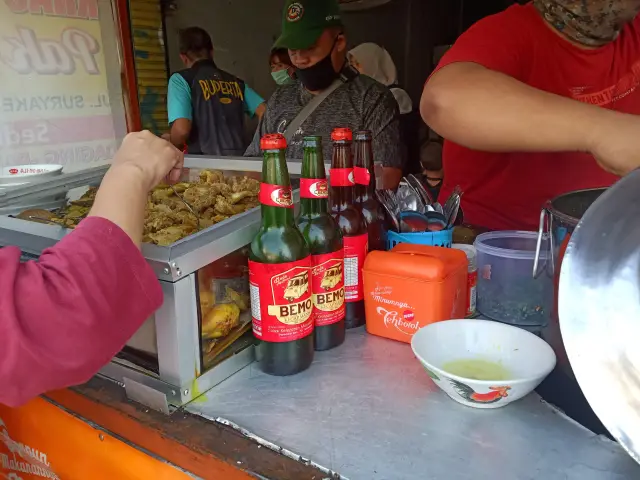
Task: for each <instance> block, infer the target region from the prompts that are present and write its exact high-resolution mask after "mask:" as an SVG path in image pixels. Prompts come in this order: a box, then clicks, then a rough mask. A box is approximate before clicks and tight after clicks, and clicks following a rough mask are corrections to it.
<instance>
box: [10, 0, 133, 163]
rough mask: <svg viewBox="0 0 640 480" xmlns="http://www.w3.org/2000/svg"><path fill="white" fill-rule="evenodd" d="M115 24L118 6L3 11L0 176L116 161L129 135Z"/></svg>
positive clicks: (85, 3)
mask: <svg viewBox="0 0 640 480" xmlns="http://www.w3.org/2000/svg"><path fill="white" fill-rule="evenodd" d="M114 18H115V17H114V12H113V8H112V4H111V0H76V1H73V2H61V1H56V0H44V1H35V0H19V1H18V0H14V1H6V2H1V3H0V31H1V32H2V37H1V38H0V59H1V61H0V74H1V78H2V93H1V94H0V175H2V174H3V173H6V174H9V173H11V174H13V170H14V169H13V168H10V167H14V166H18V165H26V164H28V165H37V164H58V165H62V166H64V169H65V171H67V172H68V171H72V170H78V169H83V168H87V167H90V166H95V165H97V164H100V163H105V162H106V161H108V160H110V159H111V158H112V157H113V154H114V152H115V150H116V148H117V145H119V143H120V140H121V138H122V137H123V136H124V134H125V132H126V118H125V114H124V105H123V103H122V102H123V96H122V86H121V80H120V72H121V62H120V57H119V51H118V48H119V47H118V44H117V38H118V36H117V29H116V24H115V19H114ZM18 171H19V169H18Z"/></svg>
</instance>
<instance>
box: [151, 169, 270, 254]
mask: <svg viewBox="0 0 640 480" xmlns="http://www.w3.org/2000/svg"><path fill="white" fill-rule="evenodd" d="M174 188H175V190H176V191H177V192H178V193H179V194H180V195H181V196H182V198H184V200H185V201H186V202H187V203H189V205H191V207H193V209H194V210H195V211H196V213H197V214H198V217H199V219H200V229H204V228H208V227H210V226H211V225H214V224H216V223H218V222H221V221H223V220H226V219H227V218H229V217H231V216H233V215H237V214H239V213H242V212H245V211H247V210H249V209H251V208H254V207H256V206H257V205H258V192H259V191H260V182H259V181H258V180H255V179H253V178H248V177H229V178H225V176H224V174H223V173H222V172H220V171H219V170H203V171H202V172H200V175H199V181H198V182H197V183H189V182H181V183H178V184H176V185H174ZM197 230H198V219H197V218H196V217H195V216H194V215H193V214H192V213H191V212H190V211H189V209H188V208H187V206H186V205H185V204H184V203H183V202H182V200H180V199H179V198H178V197H177V196H176V195H175V193H174V192H173V190H172V189H171V188H169V187H167V186H166V185H159V186H158V187H156V188H155V189H154V190H153V191H152V192H151V194H150V200H149V205H148V207H147V215H146V219H145V225H144V238H143V240H144V241H146V242H150V243H155V244H156V245H160V246H167V245H171V244H172V243H175V242H177V241H178V240H180V239H182V238H184V237H187V236H189V235H191V234H193V233H195V232H196V231H197Z"/></svg>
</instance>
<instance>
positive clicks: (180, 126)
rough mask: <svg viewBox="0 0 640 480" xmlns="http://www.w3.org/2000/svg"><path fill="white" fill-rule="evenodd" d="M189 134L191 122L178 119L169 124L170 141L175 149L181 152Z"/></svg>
mask: <svg viewBox="0 0 640 480" xmlns="http://www.w3.org/2000/svg"><path fill="white" fill-rule="evenodd" d="M190 133H191V120H189V119H188V118H178V119H177V120H176V121H174V122H173V123H172V124H171V132H170V141H171V143H172V144H173V145H174V146H175V147H176V148H179V149H180V150H182V149H183V148H184V146H185V145H186V144H187V140H189V134H190Z"/></svg>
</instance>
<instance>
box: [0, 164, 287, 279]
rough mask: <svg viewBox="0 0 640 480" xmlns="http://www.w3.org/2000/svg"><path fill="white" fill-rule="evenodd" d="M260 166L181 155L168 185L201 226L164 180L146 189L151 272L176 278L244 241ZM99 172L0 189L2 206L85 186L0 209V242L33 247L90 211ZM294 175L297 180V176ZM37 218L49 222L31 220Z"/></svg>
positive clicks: (50, 241)
mask: <svg viewBox="0 0 640 480" xmlns="http://www.w3.org/2000/svg"><path fill="white" fill-rule="evenodd" d="M261 169H262V162H260V161H258V159H244V158H227V157H221V158H211V157H199V156H190V157H187V158H186V159H185V174H184V178H183V180H184V181H183V182H181V183H180V184H178V185H176V186H175V188H176V190H177V191H178V192H179V194H180V195H181V196H182V197H183V198H184V199H185V200H186V201H187V203H189V204H190V205H191V206H193V207H194V208H196V210H197V212H198V213H199V215H200V223H201V225H200V226H201V229H200V230H198V228H197V221H196V219H195V217H194V216H193V215H192V214H191V213H190V212H189V210H188V208H187V206H185V205H184V203H183V202H182V201H181V200H180V199H179V198H177V196H176V195H175V194H174V192H173V190H172V189H171V188H170V187H168V186H159V187H157V188H156V189H154V191H153V192H151V194H150V196H149V200H150V201H149V208H148V211H147V218H146V221H145V238H144V240H145V241H146V243H144V244H143V245H142V253H143V255H144V256H145V258H146V259H147V261H148V262H149V264H150V265H151V266H152V268H153V269H154V271H155V272H156V275H157V277H158V279H160V280H165V281H178V280H180V279H181V278H184V276H186V275H189V274H191V273H193V272H195V271H196V270H198V269H199V268H202V267H203V266H205V265H208V264H209V263H211V262H213V261H214V260H216V259H218V258H221V257H223V256H225V255H227V254H229V253H231V252H233V251H235V250H236V249H237V248H238V246H241V245H246V244H247V243H249V242H250V241H251V239H252V238H253V236H254V235H255V233H256V231H257V229H258V227H259V223H260V209H259V208H256V207H257V205H258V202H257V189H258V188H259V179H260V172H261ZM290 169H291V174H292V177H295V176H296V174H299V172H300V164H299V162H291V163H290ZM104 173H106V168H104V167H99V168H96V169H90V170H87V171H82V172H77V173H74V174H69V175H64V174H63V175H61V176H60V177H57V178H55V179H51V180H49V181H43V182H38V183H34V184H31V185H29V189H28V191H23V192H21V191H19V190H20V189H16V190H15V191H11V192H4V193H2V192H0V208H2V207H8V206H13V207H16V206H18V205H20V202H22V203H23V204H27V205H29V204H30V203H31V204H32V203H33V202H34V200H37V199H38V198H41V197H42V195H46V196H50V195H51V194H54V193H56V194H59V193H61V192H63V193H64V192H69V193H70V191H71V190H72V189H74V188H78V187H82V186H84V187H85V190H84V193H83V194H81V195H80V196H79V198H72V197H71V195H69V199H70V202H69V203H68V205H67V206H66V207H64V208H62V209H60V210H57V211H55V212H45V211H39V210H36V211H33V209H31V208H30V212H27V215H26V216H27V217H29V216H30V217H34V218H31V219H29V220H24V219H21V218H11V217H10V216H8V215H0V246H6V245H15V246H18V247H20V248H21V249H22V251H23V252H25V253H27V254H31V255H38V254H40V253H41V252H42V250H44V249H46V248H48V247H50V246H52V245H54V244H55V243H56V242H58V241H59V240H60V239H62V238H63V237H64V236H65V235H67V234H68V233H69V232H70V231H71V230H70V229H69V228H70V227H71V228H72V227H73V226H75V225H76V224H77V223H78V221H79V220H81V219H82V218H83V217H84V215H86V213H87V212H88V211H89V209H90V206H91V203H92V198H93V195H94V194H95V187H97V185H99V183H100V181H101V179H102V176H103V175H104ZM293 183H294V188H295V187H297V181H296V180H293ZM86 187H89V189H88V190H87V189H86ZM27 205H25V207H26V206H27ZM38 219H40V222H42V221H43V220H48V221H49V222H53V224H52V223H46V222H45V223H38ZM34 220H35V221H34ZM56 223H58V224H59V225H56ZM154 243H155V244H154Z"/></svg>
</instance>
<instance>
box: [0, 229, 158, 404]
mask: <svg viewBox="0 0 640 480" xmlns="http://www.w3.org/2000/svg"><path fill="white" fill-rule="evenodd" d="M0 272H2V275H0V339H2V350H1V351H0V385H2V387H1V388H0V403H4V404H6V405H9V406H16V405H20V404H22V403H25V402H27V401H28V400H30V399H31V398H33V397H35V396H37V395H39V394H41V393H44V392H46V391H49V390H53V389H57V388H63V387H67V386H70V385H76V384H79V383H83V382H85V381H87V380H88V379H89V378H91V376H93V375H94V374H95V373H96V372H97V371H98V370H99V369H100V368H101V367H102V366H104V365H106V364H107V363H108V362H109V360H110V359H111V358H112V357H113V356H114V355H115V354H116V353H117V352H118V351H119V350H120V349H122V347H123V346H124V344H125V343H126V342H127V340H128V339H129V338H130V337H131V336H132V335H133V334H134V333H135V331H136V330H137V329H138V328H139V327H140V325H141V324H142V323H143V322H144V321H145V320H146V319H147V318H148V317H149V316H150V315H151V314H152V313H153V312H154V311H155V310H156V309H158V308H159V307H160V305H161V304H162V290H161V288H160V284H159V282H158V280H157V279H156V276H155V274H154V272H153V271H152V269H151V267H150V266H149V265H148V264H147V262H146V261H145V259H144V257H143V256H142V255H141V253H140V251H139V250H138V248H137V247H136V246H135V245H134V244H133V242H132V241H131V239H130V238H129V237H128V236H127V235H126V234H125V233H124V232H123V231H122V230H121V229H120V228H119V227H118V226H116V225H115V224H113V223H111V222H110V221H108V220H105V219H103V218H98V217H90V218H87V219H86V220H83V221H82V222H81V223H80V225H79V226H78V227H77V228H76V230H75V231H73V232H72V233H71V234H69V235H68V236H66V237H65V238H64V239H62V240H61V241H60V242H59V243H58V244H57V245H55V246H54V247H52V248H50V249H48V250H45V251H44V252H42V255H41V256H40V259H39V261H37V262H33V261H31V262H27V263H20V251H19V250H18V249H17V248H15V247H7V248H2V249H0Z"/></svg>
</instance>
